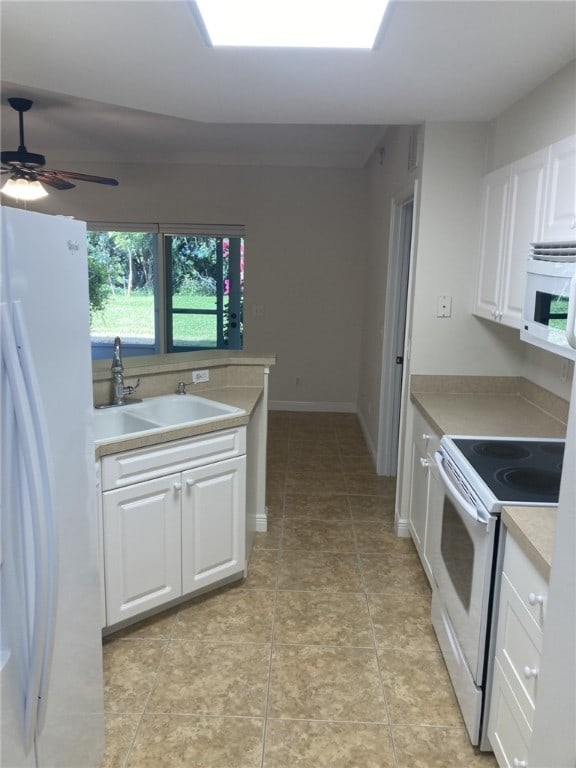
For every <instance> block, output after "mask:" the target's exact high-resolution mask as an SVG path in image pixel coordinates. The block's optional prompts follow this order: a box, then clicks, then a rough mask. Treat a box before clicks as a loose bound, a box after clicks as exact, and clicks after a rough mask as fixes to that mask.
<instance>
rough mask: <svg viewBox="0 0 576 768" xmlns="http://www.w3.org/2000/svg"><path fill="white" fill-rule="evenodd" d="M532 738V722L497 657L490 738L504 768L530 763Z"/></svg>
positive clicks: (489, 729) (491, 704)
mask: <svg viewBox="0 0 576 768" xmlns="http://www.w3.org/2000/svg"><path fill="white" fill-rule="evenodd" d="M530 737H531V732H530V728H529V727H528V723H526V721H525V720H524V718H523V717H522V714H521V712H520V707H519V706H518V702H517V701H516V699H515V698H514V694H513V693H512V691H511V690H510V687H509V686H508V683H507V681H506V677H505V675H504V673H503V672H502V668H501V667H500V664H499V663H498V660H496V663H495V664H494V682H493V685H492V698H491V700H490V719H489V721H488V738H489V739H490V743H491V745H492V749H493V750H494V754H495V755H496V759H497V760H498V765H499V766H501V768H516V766H527V765H528V762H527V760H528V746H529V743H530Z"/></svg>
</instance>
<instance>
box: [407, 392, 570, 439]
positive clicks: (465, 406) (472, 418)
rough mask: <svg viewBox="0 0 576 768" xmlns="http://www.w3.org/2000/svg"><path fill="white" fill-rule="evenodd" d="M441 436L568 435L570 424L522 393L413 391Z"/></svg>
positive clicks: (418, 403) (424, 412)
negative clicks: (532, 401) (535, 403)
mask: <svg viewBox="0 0 576 768" xmlns="http://www.w3.org/2000/svg"><path fill="white" fill-rule="evenodd" d="M412 400H413V402H414V403H415V404H416V405H417V406H418V408H419V409H420V410H421V411H422V413H423V414H424V416H425V417H426V419H427V420H428V421H429V423H430V426H431V427H434V429H435V430H436V431H437V432H438V433H439V434H440V435H444V434H446V435H489V436H492V437H496V436H501V437H564V436H565V434H566V425H565V424H564V423H563V422H562V421H560V420H558V419H556V418H555V417H553V416H551V415H550V414H549V413H547V412H546V411H544V410H543V409H541V408H539V407H538V406H537V405H534V403H531V402H530V401H529V400H527V399H526V398H524V397H522V396H521V395H518V394H502V393H498V394H478V393H450V392H449V393H439V392H434V393H412Z"/></svg>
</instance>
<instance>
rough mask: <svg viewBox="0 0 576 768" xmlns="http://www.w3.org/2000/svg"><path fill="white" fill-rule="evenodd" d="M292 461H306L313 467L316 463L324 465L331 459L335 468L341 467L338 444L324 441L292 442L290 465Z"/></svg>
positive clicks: (289, 453) (289, 450)
mask: <svg viewBox="0 0 576 768" xmlns="http://www.w3.org/2000/svg"><path fill="white" fill-rule="evenodd" d="M292 459H298V460H306V461H309V462H310V463H311V464H312V465H314V463H315V462H316V461H320V462H322V463H324V462H325V461H326V460H327V459H330V460H331V462H332V465H333V466H341V464H340V451H339V450H338V444H337V443H336V442H334V443H326V442H323V441H322V440H312V439H311V440H304V441H303V440H300V441H297V440H291V441H290V446H289V448H288V465H290V462H291V461H292Z"/></svg>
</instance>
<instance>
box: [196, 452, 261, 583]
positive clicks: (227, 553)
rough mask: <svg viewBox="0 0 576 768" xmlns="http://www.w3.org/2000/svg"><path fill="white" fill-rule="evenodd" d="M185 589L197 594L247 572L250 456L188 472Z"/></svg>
mask: <svg viewBox="0 0 576 768" xmlns="http://www.w3.org/2000/svg"><path fill="white" fill-rule="evenodd" d="M182 479H183V489H184V490H183V493H184V495H183V499H182V588H183V592H184V594H188V593H190V592H195V591H197V590H199V589H202V588H203V587H205V586H207V585H209V584H213V583H214V582H217V581H220V580H221V579H224V578H226V577H228V576H234V575H236V574H239V573H242V572H243V571H244V568H245V545H246V457H245V456H239V457H238V458H236V459H229V460H228V461H220V462H217V463H215V464H209V465H208V466H206V467H198V468H197V469H191V470H189V471H187V472H184V473H183V474H182Z"/></svg>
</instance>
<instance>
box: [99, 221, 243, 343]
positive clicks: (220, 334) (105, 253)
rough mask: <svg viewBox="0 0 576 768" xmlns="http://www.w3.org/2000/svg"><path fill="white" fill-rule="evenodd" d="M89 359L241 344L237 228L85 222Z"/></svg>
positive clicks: (239, 236) (240, 251)
mask: <svg viewBox="0 0 576 768" xmlns="http://www.w3.org/2000/svg"><path fill="white" fill-rule="evenodd" d="M88 259H89V272H90V298H91V339H92V356H93V358H102V357H108V355H109V354H110V349H111V346H112V343H113V341H114V337H115V336H120V337H121V338H122V349H123V353H124V354H125V355H146V354H154V353H163V352H183V351H189V350H195V349H241V348H242V340H243V295H244V238H243V232H242V228H241V227H237V226H235V227H213V226H211V227H184V226H181V225H179V226H177V227H175V226H171V227H168V226H157V227H154V228H150V227H147V228H145V227H140V226H138V227H136V226H132V227H126V226H123V227H120V226H114V225H109V226H104V227H103V226H98V227H96V226H91V227H90V230H89V232H88Z"/></svg>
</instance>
